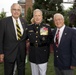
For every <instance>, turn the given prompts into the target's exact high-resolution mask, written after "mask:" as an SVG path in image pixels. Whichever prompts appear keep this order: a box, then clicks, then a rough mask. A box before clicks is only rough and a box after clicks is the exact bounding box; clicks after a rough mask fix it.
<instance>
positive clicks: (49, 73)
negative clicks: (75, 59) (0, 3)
mask: <svg viewBox="0 0 76 75" xmlns="http://www.w3.org/2000/svg"><path fill="white" fill-rule="evenodd" d="M25 67H26V68H25V71H26V73H25V74H26V75H32V74H31V68H30V63H29V62H27V63H26V66H25ZM3 71H4V70H3V64H0V75H3V74H4V72H3ZM74 73H75V74H74V75H76V69H74ZM46 75H55V71H54V54H53V53H51V54H50V57H49V62H48V67H47V74H46Z"/></svg>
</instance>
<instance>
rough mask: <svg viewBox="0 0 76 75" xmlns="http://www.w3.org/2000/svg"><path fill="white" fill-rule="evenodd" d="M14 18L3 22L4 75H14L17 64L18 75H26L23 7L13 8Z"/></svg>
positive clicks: (0, 28) (1, 54)
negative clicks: (21, 16) (21, 15)
mask: <svg viewBox="0 0 76 75" xmlns="http://www.w3.org/2000/svg"><path fill="white" fill-rule="evenodd" d="M11 13H12V16H10V17H7V18H4V19H2V20H1V24H0V34H1V35H0V61H4V75H13V70H14V65H15V62H16V64H17V69H18V75H25V56H26V50H25V46H26V45H25V41H26V36H27V35H26V22H25V20H23V19H22V18H20V17H19V16H20V14H21V6H20V5H19V4H17V3H14V4H13V5H12V6H11Z"/></svg>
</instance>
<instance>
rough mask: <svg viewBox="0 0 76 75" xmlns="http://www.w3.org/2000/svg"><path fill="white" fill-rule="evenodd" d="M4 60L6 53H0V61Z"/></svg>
mask: <svg viewBox="0 0 76 75" xmlns="http://www.w3.org/2000/svg"><path fill="white" fill-rule="evenodd" d="M3 61H4V54H0V62H3Z"/></svg>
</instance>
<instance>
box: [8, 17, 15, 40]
mask: <svg viewBox="0 0 76 75" xmlns="http://www.w3.org/2000/svg"><path fill="white" fill-rule="evenodd" d="M9 28H10V32H11V34H13V35H14V38H15V39H16V33H15V28H14V23H13V20H12V17H10V18H9Z"/></svg>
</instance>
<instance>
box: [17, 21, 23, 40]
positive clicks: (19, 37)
mask: <svg viewBox="0 0 76 75" xmlns="http://www.w3.org/2000/svg"><path fill="white" fill-rule="evenodd" d="M16 29H17V37H18V40H20V39H21V36H22V34H21V29H20V27H19V24H18V20H16Z"/></svg>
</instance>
